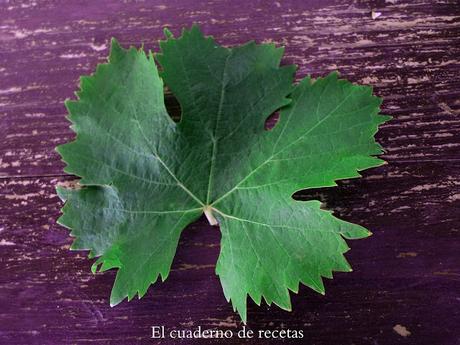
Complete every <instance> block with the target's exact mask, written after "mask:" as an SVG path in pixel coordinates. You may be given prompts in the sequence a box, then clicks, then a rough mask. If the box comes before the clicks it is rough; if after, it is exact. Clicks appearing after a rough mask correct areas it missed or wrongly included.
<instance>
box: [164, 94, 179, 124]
mask: <svg viewBox="0 0 460 345" xmlns="http://www.w3.org/2000/svg"><path fill="white" fill-rule="evenodd" d="M164 95H165V105H166V110H167V111H168V114H169V116H171V118H172V119H173V121H174V122H179V121H180V119H181V114H182V109H181V107H180V104H179V101H178V100H177V98H176V97H175V96H174V95H173V94H172V92H171V90H169V89H168V88H165V90H164Z"/></svg>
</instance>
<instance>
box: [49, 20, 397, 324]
mask: <svg viewBox="0 0 460 345" xmlns="http://www.w3.org/2000/svg"><path fill="white" fill-rule="evenodd" d="M165 34H166V37H167V40H166V41H162V42H161V43H160V47H161V53H160V54H158V55H157V56H156V58H157V60H158V62H159V63H160V65H161V67H162V69H161V74H160V75H159V73H158V71H157V67H156V65H155V61H154V58H153V55H152V53H149V54H148V55H146V54H145V53H144V51H143V50H136V49H135V48H130V49H129V50H124V49H122V48H121V47H120V46H119V44H118V43H117V42H116V41H115V40H113V41H112V49H111V52H110V57H109V62H108V63H107V64H103V65H99V66H98V67H97V70H96V72H95V74H94V75H93V76H90V77H82V78H81V86H80V89H81V90H80V91H79V92H78V93H77V96H78V101H67V102H66V106H67V109H68V111H69V114H70V115H69V119H70V121H71V122H72V128H73V130H74V131H75V132H76V133H77V137H76V139H75V140H74V141H72V142H70V143H67V144H64V145H61V146H59V147H58V151H59V153H60V154H61V156H62V159H63V160H64V161H65V162H66V163H67V166H66V168H65V171H66V172H68V173H70V174H75V175H78V176H80V177H81V180H80V185H81V186H82V188H80V189H65V188H62V187H59V188H58V193H59V195H60V197H61V198H62V199H63V200H65V201H66V203H65V206H64V207H63V215H62V216H61V218H60V219H59V222H60V224H63V225H65V226H67V227H69V228H71V229H72V232H71V234H72V236H74V237H76V239H75V241H74V243H73V245H72V249H87V250H90V256H91V257H99V258H98V259H97V261H96V262H95V264H94V266H93V271H96V270H97V268H98V267H100V270H101V271H105V270H108V269H111V268H118V272H117V277H116V280H115V284H114V286H113V290H112V294H111V298H110V302H111V305H116V304H118V303H119V302H121V301H122V300H123V299H124V298H126V297H128V299H131V298H133V297H134V296H135V295H136V294H138V296H139V297H142V296H143V295H144V294H145V293H146V291H147V289H148V287H149V286H150V284H152V283H154V282H155V281H156V280H157V279H158V277H159V276H160V275H161V278H162V280H164V279H166V277H167V276H168V273H169V270H170V267H171V263H172V261H173V258H174V254H175V251H176V248H177V243H178V241H179V237H180V234H181V232H182V230H183V229H184V228H185V227H186V226H187V225H188V224H189V223H191V222H193V221H195V220H196V219H197V218H199V217H200V216H201V215H202V214H203V213H205V214H206V216H207V218H208V220H209V221H210V223H211V224H214V223H218V224H219V227H220V230H221V232H222V241H221V252H220V256H219V259H218V262H217V266H216V273H217V274H218V275H219V277H220V280H221V283H222V286H223V290H224V293H225V296H226V298H227V300H229V301H230V300H231V302H232V304H233V307H234V309H235V310H237V311H238V313H239V314H240V316H241V318H242V320H243V321H244V322H246V319H247V317H246V308H247V307H246V300H247V296H248V295H249V296H250V297H251V298H252V299H253V300H254V301H255V302H256V303H257V304H260V302H261V300H262V298H264V299H265V301H266V302H267V303H268V304H271V303H275V304H277V305H278V306H280V307H281V308H283V309H286V310H290V309H291V304H290V298H289V290H291V291H294V292H297V291H298V286H299V283H302V284H305V285H307V286H309V287H311V288H312V289H314V290H316V291H318V292H320V293H324V286H323V283H322V277H328V278H331V277H332V271H350V270H351V269H350V266H349V264H348V263H347V261H346V260H345V258H344V256H343V253H345V252H346V251H347V250H348V246H347V244H346V243H345V240H344V238H346V239H358V238H363V237H366V236H368V235H369V234H370V233H369V232H368V231H367V230H366V229H364V228H363V227H361V226H359V225H355V224H351V223H347V222H344V221H341V220H339V219H337V218H335V217H334V216H333V215H332V214H331V212H329V211H326V210H322V209H321V208H320V202H319V201H305V202H301V201H295V200H294V199H293V198H292V197H291V196H292V194H293V193H294V192H296V191H298V190H300V189H306V188H317V187H328V186H335V185H336V184H335V181H336V180H338V179H345V178H353V177H359V176H360V175H359V173H358V171H360V170H363V169H367V168H370V167H376V166H379V165H381V164H383V163H384V162H383V161H382V160H380V159H378V158H377V157H375V156H376V155H378V154H380V153H381V152H382V149H381V147H380V146H379V144H377V143H376V142H375V140H374V134H375V133H376V132H377V129H378V125H380V124H382V123H384V122H385V121H387V120H388V117H387V116H381V115H378V112H379V105H380V103H381V101H380V99H379V98H377V97H374V96H372V90H371V88H369V87H365V86H358V85H354V84H351V83H349V82H348V81H345V80H340V79H338V76H337V74H336V73H332V74H330V75H328V76H327V77H326V78H319V79H316V80H314V79H311V78H310V77H307V78H305V79H303V80H302V81H301V82H300V83H299V84H297V85H293V75H294V71H295V67H294V66H283V67H280V60H281V57H282V54H283V49H280V48H276V47H275V46H274V45H272V44H260V45H258V44H255V43H254V42H249V43H247V44H245V45H242V46H239V47H234V48H232V49H229V48H224V47H221V46H219V45H217V44H216V43H215V41H214V40H213V39H212V38H210V37H204V36H203V35H202V33H201V32H200V30H199V28H198V27H196V26H194V27H192V28H191V29H190V30H184V31H183V33H182V36H181V37H179V38H177V39H176V38H174V37H173V36H172V34H171V32H169V31H165ZM163 81H164V82H165V84H166V85H167V86H168V87H169V88H170V89H171V91H172V92H173V94H174V95H175V96H176V97H177V99H178V101H179V103H180V105H181V109H182V117H181V121H180V122H179V123H174V122H173V121H172V120H171V118H170V116H169V115H168V113H167V111H166V108H165V104H164V95H163ZM278 109H281V112H280V120H279V122H278V123H277V124H276V126H275V127H274V128H273V129H272V130H269V131H267V130H265V129H264V123H265V121H266V119H267V117H268V116H269V115H270V114H271V113H273V112H274V111H276V110H278Z"/></svg>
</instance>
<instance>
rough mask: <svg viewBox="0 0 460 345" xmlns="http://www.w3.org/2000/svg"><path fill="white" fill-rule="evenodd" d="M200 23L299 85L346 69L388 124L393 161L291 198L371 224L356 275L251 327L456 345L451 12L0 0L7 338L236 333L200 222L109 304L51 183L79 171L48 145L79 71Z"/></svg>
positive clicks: (457, 22)
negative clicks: (292, 69)
mask: <svg viewBox="0 0 460 345" xmlns="http://www.w3.org/2000/svg"><path fill="white" fill-rule="evenodd" d="M372 10H375V11H379V12H381V13H382V15H381V16H380V17H378V18H377V19H375V20H373V19H372V18H371V11H372ZM194 22H196V23H199V24H201V26H202V28H203V30H204V31H205V32H206V33H207V34H212V35H214V36H215V37H216V39H217V40H218V41H219V42H220V43H223V44H226V45H233V44H240V43H244V42H246V41H248V40H250V39H256V40H257V41H258V42H267V41H273V42H275V43H277V44H279V45H284V46H285V47H286V55H285V59H284V60H283V63H295V64H297V65H298V67H299V69H298V73H297V76H298V77H299V78H301V77H303V76H305V75H307V74H312V75H313V76H320V75H324V74H326V73H327V72H329V71H332V70H336V69H338V70H339V71H340V72H341V74H342V76H344V77H346V78H347V79H350V80H352V81H354V82H358V83H364V84H369V85H373V86H374V91H375V93H376V94H377V95H379V96H382V97H383V98H384V103H383V112H384V113H385V114H389V115H392V116H393V117H394V119H393V120H392V121H391V122H389V123H388V124H386V125H384V126H383V127H382V129H381V131H380V132H379V134H378V140H379V141H380V143H382V145H383V146H384V148H385V150H386V153H385V155H384V156H383V158H384V159H385V160H387V161H388V164H387V165H385V166H383V167H381V168H378V169H372V170H370V171H368V172H365V173H364V174H363V178H362V179H356V180H350V181H343V182H341V183H340V185H339V187H338V188H333V189H319V190H310V191H304V192H300V193H298V194H297V195H296V197H299V198H302V199H307V198H319V199H320V200H322V201H324V202H325V203H326V205H327V207H328V208H330V209H333V210H334V211H335V213H336V214H337V215H338V216H341V217H342V218H344V219H346V220H350V221H353V222H357V223H359V224H362V225H364V226H366V227H369V228H370V229H371V230H372V231H373V233H374V236H372V237H371V238H369V239H366V240H362V241H353V242H351V243H350V246H351V247H352V251H350V253H349V254H348V255H347V257H348V259H349V261H350V262H351V264H352V266H353V267H354V272H353V273H351V274H336V275H335V277H334V280H332V281H327V282H326V290H327V294H326V296H320V295H317V294H315V293H314V292H312V291H311V290H309V289H307V288H302V289H301V290H300V292H299V294H298V295H293V307H294V311H293V312H292V313H287V312H284V311H281V310H280V309H278V308H276V307H271V308H270V307H267V306H266V305H264V306H262V307H257V306H255V305H254V304H253V303H250V306H249V315H248V319H249V324H248V326H249V327H250V328H252V329H254V330H258V329H281V328H289V329H302V330H304V333H305V339H304V340H303V342H302V341H297V342H295V341H292V342H293V343H299V344H374V345H375V344H446V345H450V344H460V340H459V339H460V332H459V330H458V325H459V324H460V312H459V310H460V308H459V307H460V305H459V300H460V299H459V294H458V292H459V291H460V282H459V281H460V270H459V261H460V260H459V254H458V236H459V228H460V226H459V224H460V222H459V221H460V138H459V135H460V97H459V95H460V74H459V67H460V59H459V54H460V5H459V4H458V2H457V1H436V2H435V1H399V0H386V1H350V2H348V3H347V4H344V3H343V2H336V1H329V0H327V1H312V0H310V1H302V0H296V1H294V0H288V1H279V2H278V1H273V2H271V1H239V0H234V1H203V2H200V1H192V0H184V1H178V0H172V1H153V2H140V1H124V2H118V1H114V0H110V1H109V0H104V1H97V2H91V1H76V0H72V1H65V2H64V1H60V2H59V1H49V0H43V1H6V2H0V45H1V48H2V49H1V50H0V138H1V140H0V265H1V275H0V306H1V308H0V343H5V344H74V343H79V344H80V343H82V344H83V343H98V344H112V343H119V344H136V343H150V344H155V343H158V344H160V343H162V344H170V343H172V342H171V340H164V341H163V342H158V341H157V342H156V341H154V340H151V339H149V337H150V334H151V331H150V326H152V325H166V326H167V327H169V328H176V329H179V328H185V329H187V328H193V327H196V326H198V325H201V326H202V327H206V328H209V327H220V328H223V329H225V328H229V329H232V330H235V329H239V328H240V327H241V323H240V322H239V319H238V317H237V315H236V314H234V313H233V311H232V308H231V306H230V305H229V304H227V302H226V301H225V298H224V297H223V293H222V289H221V287H220V285H219V281H218V279H217V277H216V276H215V274H214V264H215V262H216V259H217V255H218V252H219V240H220V234H219V231H218V230H217V229H216V228H211V227H209V226H208V225H207V224H206V221H205V220H204V219H201V220H200V221H198V222H197V223H196V224H192V225H191V226H189V227H188V228H187V229H186V231H185V232H184V234H183V236H182V239H181V243H180V246H179V250H178V253H177V255H176V258H175V261H174V264H173V271H172V273H171V275H170V277H169V278H168V280H167V281H166V282H164V283H159V284H156V285H155V286H154V287H152V288H151V289H150V290H149V292H148V294H147V295H146V297H145V298H143V299H142V300H134V301H132V302H130V303H126V302H125V303H122V304H121V305H119V306H117V307H116V308H110V307H109V305H108V296H109V293H110V288H111V284H112V282H113V278H114V272H106V273H104V274H97V275H95V276H94V275H92V274H91V273H90V270H89V268H90V265H91V260H89V259H87V258H86V253H84V252H71V251H69V250H68V248H69V245H70V243H71V239H70V238H69V237H68V232H67V231H66V230H65V229H63V228H61V227H59V226H58V225H57V224H56V223H55V220H56V218H57V217H58V216H59V209H60V207H61V206H62V205H61V203H60V201H59V200H58V198H57V196H56V195H55V191H54V186H55V185H56V184H57V183H70V182H71V181H74V180H75V178H74V177H71V176H66V175H65V174H64V173H63V171H62V168H63V164H62V162H60V160H59V156H58V155H57V153H56V152H55V151H54V147H55V146H56V145H57V144H60V143H63V142H66V141H68V140H69V139H71V138H72V137H73V134H72V132H71V131H70V129H69V123H68V122H67V120H66V119H65V116H66V111H65V109H64V106H63V101H64V100H65V99H66V98H73V97H74V95H73V92H74V91H75V90H76V89H77V84H78V77H79V76H80V75H82V74H89V73H91V72H92V71H94V69H95V66H96V64H97V63H100V62H103V61H105V60H106V56H107V53H108V48H109V47H108V42H109V40H110V37H112V36H115V37H117V38H118V39H119V40H120V41H121V42H122V44H124V45H129V44H133V45H136V46H139V45H140V44H141V43H144V46H145V48H146V49H154V50H156V49H157V46H158V45H157V41H158V39H160V38H162V27H164V26H168V27H169V28H171V30H172V31H173V32H175V33H179V32H180V28H181V27H183V26H189V25H191V24H192V23H194ZM168 103H169V104H172V101H171V102H168ZM170 108H174V109H175V110H173V113H177V106H171V107H170ZM408 332H410V334H409V333H408ZM280 342H282V341H280V340H276V341H275V340H273V341H269V340H267V341H265V342H264V343H267V344H270V343H280ZM187 343H190V344H201V343H203V341H199V340H195V341H189V342H187ZM206 343H213V342H212V341H207V342H206ZM215 343H218V342H217V341H216V342H215ZM225 343H228V344H240V343H248V344H260V343H261V341H260V340H247V341H244V340H239V339H232V340H228V341H226V342H225Z"/></svg>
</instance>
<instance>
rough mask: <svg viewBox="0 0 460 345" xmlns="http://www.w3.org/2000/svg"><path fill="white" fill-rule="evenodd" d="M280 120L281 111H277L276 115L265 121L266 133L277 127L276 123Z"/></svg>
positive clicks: (273, 114)
mask: <svg viewBox="0 0 460 345" xmlns="http://www.w3.org/2000/svg"><path fill="white" fill-rule="evenodd" d="M279 118H280V112H279V110H277V111H275V112H274V113H272V114H270V115H269V116H268V117H267V119H266V120H265V125H264V128H265V130H266V131H270V130H272V129H273V127H275V125H276V123H277V122H278V120H279Z"/></svg>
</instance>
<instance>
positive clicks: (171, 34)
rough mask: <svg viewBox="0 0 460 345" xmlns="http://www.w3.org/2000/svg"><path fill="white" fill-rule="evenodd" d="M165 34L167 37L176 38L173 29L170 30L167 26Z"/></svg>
mask: <svg viewBox="0 0 460 345" xmlns="http://www.w3.org/2000/svg"><path fill="white" fill-rule="evenodd" d="M163 34H164V35H165V37H166V38H167V39H170V38H174V35H173V33H172V32H171V30H169V28H167V27H165V28H164V29H163Z"/></svg>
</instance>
